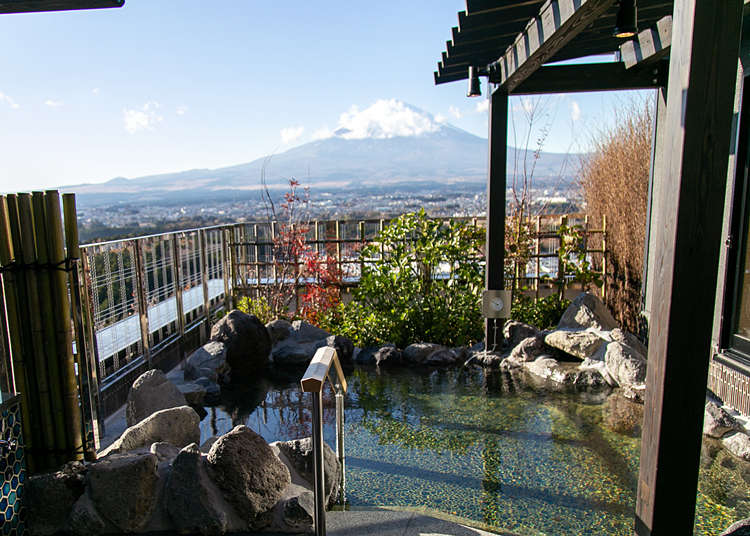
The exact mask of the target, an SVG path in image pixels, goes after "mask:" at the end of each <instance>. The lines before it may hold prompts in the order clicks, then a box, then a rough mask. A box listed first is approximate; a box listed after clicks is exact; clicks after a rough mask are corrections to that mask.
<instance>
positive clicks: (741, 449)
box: [721, 432, 750, 462]
mask: <svg viewBox="0 0 750 536" xmlns="http://www.w3.org/2000/svg"><path fill="white" fill-rule="evenodd" d="M721 442H722V444H723V445H724V448H726V449H727V450H728V451H729V452H731V453H732V454H734V455H735V456H737V457H738V458H740V459H742V460H745V461H746V462H750V437H748V436H747V435H745V434H744V433H742V432H737V433H734V434H732V435H729V436H726V437H724V439H723V440H722V441H721Z"/></svg>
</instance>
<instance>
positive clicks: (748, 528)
mask: <svg viewBox="0 0 750 536" xmlns="http://www.w3.org/2000/svg"><path fill="white" fill-rule="evenodd" d="M720 536H750V518H747V519H741V520H740V521H737V522H736V523H732V524H731V525H730V526H729V528H727V529H726V530H725V531H724V532H722V533H721V535H720Z"/></svg>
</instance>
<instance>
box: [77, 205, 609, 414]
mask: <svg viewBox="0 0 750 536" xmlns="http://www.w3.org/2000/svg"><path fill="white" fill-rule="evenodd" d="M453 219H454V220H455V219H458V220H464V221H466V222H467V223H468V224H470V225H473V226H475V227H478V228H482V227H483V226H484V219H483V218H453ZM446 220H447V218H446ZM388 223H389V220H382V219H378V220H353V221H350V220H333V221H312V222H309V223H306V224H304V226H303V227H304V229H305V235H304V244H305V247H307V248H310V249H311V250H313V251H316V252H318V253H324V254H326V255H329V256H330V257H331V258H332V259H333V260H332V261H331V262H335V263H336V265H337V268H338V271H339V273H340V274H341V280H340V284H341V286H342V287H352V286H355V285H357V284H358V282H359V277H360V275H361V270H362V268H363V266H365V265H366V264H367V263H369V262H374V259H365V258H363V257H362V256H361V255H360V251H361V248H362V246H363V245H365V244H367V243H371V242H372V241H373V240H375V238H376V236H377V234H378V233H379V232H380V231H381V230H382V229H383V228H384V227H385V226H386V225H387V224H388ZM561 225H566V226H568V227H570V226H572V225H580V226H581V229H582V231H583V236H584V241H585V244H586V247H585V249H586V254H587V255H590V256H592V257H595V258H596V259H597V265H599V266H601V267H602V270H603V271H604V270H606V255H605V253H604V252H605V251H606V232H605V223H604V222H602V225H601V227H599V225H597V226H596V227H599V228H592V227H591V226H590V225H589V222H588V220H587V219H586V217H585V216H584V215H582V214H569V215H564V216H557V215H555V216H552V215H550V216H540V217H538V218H536V221H532V222H530V226H531V228H530V233H531V234H530V236H531V240H532V248H531V252H530V255H529V256H528V260H527V261H525V264H522V263H516V265H514V267H513V270H512V278H511V279H509V280H508V282H507V284H506V287H507V288H513V289H519V288H520V289H525V291H526V292H529V291H530V292H532V293H535V294H536V295H537V296H540V293H542V294H543V293H544V292H549V289H548V288H547V287H548V286H551V287H554V286H556V285H558V286H559V285H562V286H563V290H564V286H565V285H566V274H564V273H563V272H564V270H561V269H560V266H559V263H558V262H557V251H558V249H559V247H560V244H561V242H562V237H561V236H560V234H561V233H560V226H561ZM286 231H288V228H287V227H285V225H283V224H281V223H279V222H251V223H236V224H231V225H220V226H214V227H205V228H200V229H188V230H184V231H176V232H169V233H163V234H156V235H149V236H143V237H137V238H129V239H124V240H114V241H109V242H101V243H95V244H88V245H84V246H81V255H80V257H81V266H80V267H81V271H82V275H83V277H82V280H83V282H84V284H83V285H82V287H83V288H82V301H83V305H82V307H83V308H84V309H85V310H84V311H83V314H82V315H81V316H82V318H83V320H84V323H85V324H86V325H85V326H84V327H85V332H86V335H87V337H88V342H89V344H88V345H87V347H88V348H89V349H90V350H91V354H92V355H91V357H90V363H91V368H92V369H93V371H94V372H95V374H92V376H93V381H94V384H95V385H94V386H93V389H94V392H95V393H97V396H98V395H99V394H102V393H105V392H106V395H102V396H100V398H103V399H105V401H104V403H103V406H104V407H103V411H102V416H103V417H106V416H107V415H108V414H109V413H111V412H112V411H114V410H115V409H117V407H119V405H118V403H121V401H122V399H123V396H125V395H126V394H127V393H126V391H127V387H129V385H130V383H132V381H133V380H134V379H135V378H136V377H137V375H138V374H140V373H142V372H143V371H144V370H146V369H147V368H153V367H160V368H167V367H169V366H174V365H175V364H176V363H177V362H178V361H179V360H180V359H182V358H183V357H184V355H185V353H186V352H190V351H191V350H192V349H193V348H195V347H197V346H199V345H200V344H202V343H203V342H205V340H206V339H207V337H208V330H209V328H210V322H211V318H212V316H213V315H214V314H215V313H216V312H218V311H219V310H221V309H222V308H224V309H229V308H231V307H232V305H233V301H234V299H235V298H236V297H239V296H250V297H255V296H256V295H258V294H260V293H261V292H263V291H265V292H268V290H267V289H271V288H272V286H273V285H274V284H278V283H279V280H280V279H283V278H285V277H287V276H288V274H289V273H292V274H297V276H296V277H293V279H292V280H290V281H284V284H285V285H287V286H289V285H292V286H293V287H294V288H293V291H292V292H293V294H294V296H297V295H298V293H299V292H301V291H304V289H305V286H306V285H308V284H309V283H310V281H308V280H306V279H304V278H302V277H300V276H299V274H300V273H301V271H302V268H303V267H302V266H301V265H298V266H297V265H295V266H292V269H291V270H288V269H286V268H285V267H284V264H285V263H287V264H288V261H286V260H282V259H277V258H275V254H276V253H277V250H278V249H279V248H278V247H276V244H277V240H279V237H280V235H281V234H282V233H284V232H286ZM295 262H296V261H295ZM299 262H301V261H299ZM447 269H448V270H449V269H450V268H449V267H448V268H447ZM602 279H603V280H604V285H605V286H604V289H603V291H605V289H606V277H603V278H602ZM260 295H262V294H260Z"/></svg>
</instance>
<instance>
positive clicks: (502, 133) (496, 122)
mask: <svg viewBox="0 0 750 536" xmlns="http://www.w3.org/2000/svg"><path fill="white" fill-rule="evenodd" d="M488 138H489V139H488V143H489V150H488V158H489V161H488V163H487V234H486V237H487V239H486V243H485V288H486V289H491V290H503V289H505V187H506V173H507V160H508V95H507V93H504V92H502V91H495V92H494V93H492V94H491V95H490V107H489V135H488ZM494 322H498V320H497V319H487V320H485V331H484V333H485V338H484V340H485V348H486V349H488V350H491V349H492V348H493V345H494V344H497V345H500V343H502V337H503V335H502V332H503V330H502V325H501V326H500V327H499V329H494V328H495V326H494ZM495 335H497V338H496V337H495Z"/></svg>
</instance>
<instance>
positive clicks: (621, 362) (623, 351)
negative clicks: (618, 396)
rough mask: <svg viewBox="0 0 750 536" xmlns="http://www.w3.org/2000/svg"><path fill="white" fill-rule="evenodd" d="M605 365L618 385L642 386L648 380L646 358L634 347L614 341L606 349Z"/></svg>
mask: <svg viewBox="0 0 750 536" xmlns="http://www.w3.org/2000/svg"><path fill="white" fill-rule="evenodd" d="M604 363H605V364H606V365H607V370H608V371H609V373H610V375H611V376H612V378H614V380H615V381H616V382H617V385H619V386H621V387H623V386H626V385H640V384H642V383H643V382H644V381H645V380H646V358H645V357H644V356H643V355H641V354H639V353H638V351H637V350H636V349H635V348H633V347H632V346H628V345H626V344H623V343H621V342H617V341H613V342H610V343H608V344H607V345H606V347H605V349H604Z"/></svg>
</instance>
